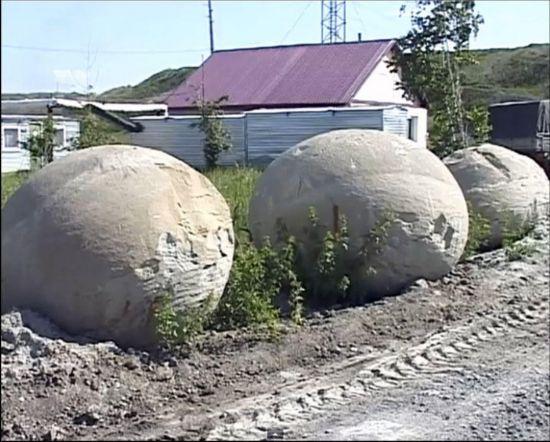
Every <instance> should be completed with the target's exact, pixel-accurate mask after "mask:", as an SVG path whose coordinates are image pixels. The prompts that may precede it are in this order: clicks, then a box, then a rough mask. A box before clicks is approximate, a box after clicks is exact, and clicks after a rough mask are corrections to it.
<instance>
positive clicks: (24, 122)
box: [1, 98, 167, 173]
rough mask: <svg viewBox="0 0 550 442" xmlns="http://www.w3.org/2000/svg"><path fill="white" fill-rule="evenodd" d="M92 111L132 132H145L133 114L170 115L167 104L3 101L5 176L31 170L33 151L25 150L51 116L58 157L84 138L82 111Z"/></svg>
mask: <svg viewBox="0 0 550 442" xmlns="http://www.w3.org/2000/svg"><path fill="white" fill-rule="evenodd" d="M85 108H90V109H91V110H92V111H94V112H95V113H96V114H99V115H100V116H102V117H103V118H107V119H109V120H110V121H112V122H114V123H115V124H118V125H120V126H121V128H123V129H126V130H128V131H133V130H135V131H138V130H141V126H140V125H136V124H135V123H132V122H131V121H130V120H128V119H127V117H128V116H132V115H166V114H167V106H166V105H165V104H141V103H101V102H95V101H79V100H70V99H63V98H59V99H57V98H51V99H26V100H2V131H1V132H2V161H1V166H2V173H5V172H14V171H17V170H28V169H29V168H30V156H29V152H28V151H27V150H25V149H24V148H23V143H24V142H26V141H27V139H28V137H29V134H30V133H31V132H32V131H33V130H35V129H37V128H38V127H40V122H41V121H42V120H43V119H44V118H46V117H47V115H51V116H52V118H53V121H54V126H55V129H56V137H55V140H56V146H55V150H54V158H59V157H60V156H63V155H66V154H67V153H69V149H70V147H71V145H72V141H73V140H74V139H75V138H77V137H78V136H79V135H80V121H79V118H80V115H79V114H78V111H80V110H83V109H85Z"/></svg>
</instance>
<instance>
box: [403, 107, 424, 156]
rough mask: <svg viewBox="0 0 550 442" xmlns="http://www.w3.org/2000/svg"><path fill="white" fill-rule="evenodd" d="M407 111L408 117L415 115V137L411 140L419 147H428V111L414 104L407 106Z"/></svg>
mask: <svg viewBox="0 0 550 442" xmlns="http://www.w3.org/2000/svg"><path fill="white" fill-rule="evenodd" d="M407 111H408V114H409V118H415V117H416V139H414V138H413V141H414V142H416V144H418V146H419V147H424V148H426V147H428V111H427V110H426V109H424V108H423V107H414V106H407ZM413 121H414V120H413Z"/></svg>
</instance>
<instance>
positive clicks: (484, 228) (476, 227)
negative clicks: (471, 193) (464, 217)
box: [461, 201, 491, 260]
mask: <svg viewBox="0 0 550 442" xmlns="http://www.w3.org/2000/svg"><path fill="white" fill-rule="evenodd" d="M467 205H468V218H469V225H468V240H467V241H466V246H465V247H464V252H463V254H462V258H461V259H462V260H463V259H466V258H469V257H470V256H472V255H475V254H477V253H480V252H483V251H485V250H487V245H488V244H487V242H488V239H489V237H490V236H491V221H490V220H489V219H488V218H486V217H485V216H484V215H483V214H482V213H481V212H479V211H478V210H477V209H475V208H474V206H472V204H471V203H470V202H469V201H468V202H467Z"/></svg>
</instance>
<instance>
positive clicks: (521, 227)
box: [502, 207, 537, 261]
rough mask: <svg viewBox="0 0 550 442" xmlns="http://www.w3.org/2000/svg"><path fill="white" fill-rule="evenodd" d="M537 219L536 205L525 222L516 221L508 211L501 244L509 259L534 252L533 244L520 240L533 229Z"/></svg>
mask: <svg viewBox="0 0 550 442" xmlns="http://www.w3.org/2000/svg"><path fill="white" fill-rule="evenodd" d="M536 221H537V215H536V207H535V209H534V210H533V214H532V215H531V216H529V217H528V218H527V220H526V221H525V222H518V221H517V220H515V219H514V216H513V215H512V214H511V213H510V215H509V216H508V217H507V221H506V223H505V226H504V229H503V239H502V246H503V247H504V252H505V253H506V258H508V260H509V261H517V260H519V259H521V258H524V257H527V256H531V255H533V254H534V253H535V252H536V247H535V246H534V244H527V243H525V242H520V240H521V239H522V238H525V237H526V236H528V235H529V234H530V233H531V232H532V231H533V230H534V229H535V224H536Z"/></svg>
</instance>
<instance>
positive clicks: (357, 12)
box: [350, 2, 367, 32]
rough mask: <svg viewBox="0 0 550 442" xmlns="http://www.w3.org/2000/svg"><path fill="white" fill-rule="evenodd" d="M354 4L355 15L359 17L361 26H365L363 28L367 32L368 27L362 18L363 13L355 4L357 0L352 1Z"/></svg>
mask: <svg viewBox="0 0 550 442" xmlns="http://www.w3.org/2000/svg"><path fill="white" fill-rule="evenodd" d="M350 3H351V4H352V5H353V9H354V12H355V15H356V16H357V18H358V19H359V21H360V22H361V26H362V27H363V30H364V31H365V32H367V27H366V26H365V22H364V21H363V19H362V18H361V14H360V13H359V9H357V5H356V4H355V2H350Z"/></svg>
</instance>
